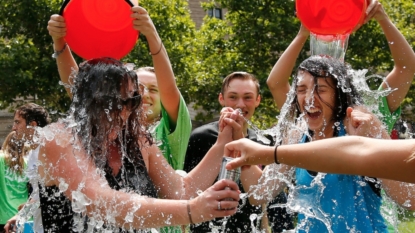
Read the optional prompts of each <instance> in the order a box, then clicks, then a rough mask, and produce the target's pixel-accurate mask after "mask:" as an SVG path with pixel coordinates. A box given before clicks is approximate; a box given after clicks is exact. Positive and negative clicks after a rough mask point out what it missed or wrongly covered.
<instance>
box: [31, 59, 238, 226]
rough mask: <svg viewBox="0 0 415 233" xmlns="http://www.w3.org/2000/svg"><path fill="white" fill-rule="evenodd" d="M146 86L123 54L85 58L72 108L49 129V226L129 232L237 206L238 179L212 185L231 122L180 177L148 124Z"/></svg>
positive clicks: (45, 193)
mask: <svg viewBox="0 0 415 233" xmlns="http://www.w3.org/2000/svg"><path fill="white" fill-rule="evenodd" d="M142 91H143V90H141V89H139V85H138V82H137V77H136V74H135V72H133V71H128V70H127V69H126V68H125V67H124V65H123V64H121V63H120V62H119V61H117V60H114V59H111V58H100V59H93V60H89V61H86V62H84V63H83V64H81V65H80V68H79V73H78V75H77V76H76V77H75V79H74V86H73V88H72V93H73V102H72V105H71V108H70V114H69V116H68V117H67V118H66V119H65V120H61V121H59V122H58V123H56V124H52V125H50V126H48V127H46V128H45V129H44V130H43V136H44V137H43V144H42V147H41V149H40V156H39V160H40V162H41V164H42V165H41V166H39V174H40V178H41V180H42V184H41V187H40V205H41V210H42V219H43V226H44V228H45V232H74V231H77V232H79V231H81V232H84V231H88V232H89V231H92V230H93V231H109V230H111V231H116V232H118V231H121V232H124V231H129V230H132V229H145V228H155V227H161V226H173V225H184V224H189V223H196V222H202V221H206V220H210V219H212V218H215V217H223V216H228V215H231V214H234V213H235V212H236V207H237V205H238V200H239V191H238V188H237V185H236V184H235V183H234V182H231V181H229V180H221V181H219V182H217V183H215V184H214V185H213V186H212V187H210V188H208V187H209V186H210V185H211V184H212V183H213V181H214V179H215V178H216V174H218V171H219V164H220V162H221V160H222V154H223V148H224V145H225V144H226V143H227V142H229V141H231V140H232V129H231V127H228V128H225V129H224V130H223V131H222V132H221V133H220V135H219V138H218V141H217V143H216V144H215V146H214V147H212V149H211V150H210V151H209V152H208V154H207V155H206V157H205V159H204V160H203V161H202V162H201V164H200V166H198V167H196V168H195V169H194V170H192V171H191V172H190V173H189V174H188V175H187V176H186V177H181V176H180V175H178V174H177V173H176V172H175V171H174V170H173V169H172V168H171V166H169V165H168V163H167V161H166V160H165V158H164V157H163V156H162V155H161V152H160V150H159V149H158V148H157V146H156V145H155V144H154V143H153V141H152V139H151V137H150V135H149V133H148V132H147V131H146V129H145V127H144V125H143V122H144V121H143V117H144V114H145V113H144V111H143V110H142V108H141V104H142V102H141V94H142ZM236 114H237V113H235V117H236ZM226 187H230V189H225V188H226ZM205 189H207V190H206V191H204V192H201V193H200V192H199V191H198V190H205ZM198 194H199V195H198ZM156 197H161V198H168V199H178V200H175V201H172V200H160V199H157V198H156ZM192 197H195V198H194V199H191V200H190V201H180V200H189V199H190V198H192ZM226 198H232V199H226ZM143 231H145V230H143Z"/></svg>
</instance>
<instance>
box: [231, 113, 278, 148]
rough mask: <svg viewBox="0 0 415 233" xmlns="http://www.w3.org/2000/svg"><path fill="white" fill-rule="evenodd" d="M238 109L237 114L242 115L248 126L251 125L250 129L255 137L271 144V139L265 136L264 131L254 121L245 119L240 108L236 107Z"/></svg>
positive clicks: (266, 143)
mask: <svg viewBox="0 0 415 233" xmlns="http://www.w3.org/2000/svg"><path fill="white" fill-rule="evenodd" d="M238 111H239V115H240V116H242V117H243V119H244V120H245V121H246V123H248V125H249V127H251V129H252V130H254V132H255V134H256V136H257V139H258V140H259V141H261V142H263V143H264V144H265V145H269V144H271V141H270V140H269V139H268V138H267V137H265V135H264V131H262V130H260V129H259V128H258V127H257V126H256V125H255V124H254V123H252V121H250V120H248V119H246V118H245V117H244V115H243V111H242V109H240V108H238Z"/></svg>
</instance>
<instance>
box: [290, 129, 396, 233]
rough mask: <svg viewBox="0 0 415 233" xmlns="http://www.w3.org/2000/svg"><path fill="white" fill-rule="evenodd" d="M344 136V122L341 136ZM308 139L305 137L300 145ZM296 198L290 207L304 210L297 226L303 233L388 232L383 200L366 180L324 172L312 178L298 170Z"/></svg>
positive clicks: (302, 170) (303, 171)
mask: <svg viewBox="0 0 415 233" xmlns="http://www.w3.org/2000/svg"><path fill="white" fill-rule="evenodd" d="M344 135H345V130H344V126H343V124H342V123H341V130H340V132H339V136H344ZM305 140H306V137H305V136H304V137H303V140H302V141H301V143H304V142H305ZM294 195H295V196H294V198H295V201H294V203H292V204H291V205H293V208H295V209H299V208H300V209H301V213H299V214H298V225H297V227H298V228H299V229H300V230H299V231H298V232H300V233H305V232H308V233H325V232H329V231H328V230H327V229H328V228H330V229H331V230H332V232H366V233H367V232H376V233H387V232H388V230H387V227H386V225H385V221H384V219H383V217H382V215H381V213H380V206H381V203H382V198H381V197H380V195H379V194H377V193H376V192H375V191H374V190H373V188H372V187H371V185H369V184H368V182H367V181H366V178H365V177H362V176H352V175H337V174H322V173H320V174H319V175H317V176H313V175H311V174H310V172H309V171H307V170H305V169H300V168H296V189H295V192H294ZM304 213H307V214H304ZM307 216H313V217H307Z"/></svg>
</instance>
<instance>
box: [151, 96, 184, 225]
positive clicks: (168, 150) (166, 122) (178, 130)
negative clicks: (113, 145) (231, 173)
mask: <svg viewBox="0 0 415 233" xmlns="http://www.w3.org/2000/svg"><path fill="white" fill-rule="evenodd" d="M191 132H192V121H191V119H190V114H189V110H188V109H187V107H186V102H185V101H184V99H183V97H182V96H181V95H180V104H179V113H178V118H177V123H176V127H172V126H170V118H169V115H168V114H167V112H166V110H165V109H164V107H163V105H162V106H161V119H160V123H159V124H158V125H157V126H156V129H155V138H156V143H157V146H158V147H159V148H160V150H161V151H162V152H163V156H164V157H165V158H166V160H167V162H169V164H170V165H171V166H172V167H173V169H174V170H183V166H184V158H185V156H186V149H187V144H188V143H189V137H190V133H191ZM160 232H161V233H181V232H182V230H181V227H180V226H175V227H163V228H161V229H160Z"/></svg>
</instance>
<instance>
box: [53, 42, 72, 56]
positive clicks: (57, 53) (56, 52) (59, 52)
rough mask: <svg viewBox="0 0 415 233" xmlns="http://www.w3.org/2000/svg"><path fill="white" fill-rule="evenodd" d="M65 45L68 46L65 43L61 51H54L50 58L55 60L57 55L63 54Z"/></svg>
mask: <svg viewBox="0 0 415 233" xmlns="http://www.w3.org/2000/svg"><path fill="white" fill-rule="evenodd" d="M67 45H68V43H65V45H64V46H63V49H61V50H59V51H55V52H54V53H53V54H52V58H54V59H56V58H57V57H58V56H59V55H61V53H63V51H65V49H66V46H67Z"/></svg>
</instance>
